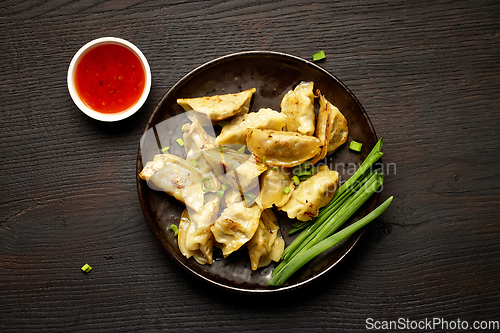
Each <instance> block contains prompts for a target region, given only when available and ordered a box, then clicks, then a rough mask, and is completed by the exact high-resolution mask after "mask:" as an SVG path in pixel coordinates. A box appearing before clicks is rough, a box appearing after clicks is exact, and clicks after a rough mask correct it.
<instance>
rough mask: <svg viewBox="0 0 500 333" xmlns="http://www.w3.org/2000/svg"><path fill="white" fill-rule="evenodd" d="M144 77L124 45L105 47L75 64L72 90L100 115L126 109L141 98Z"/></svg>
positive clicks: (107, 45)
mask: <svg viewBox="0 0 500 333" xmlns="http://www.w3.org/2000/svg"><path fill="white" fill-rule="evenodd" d="M145 81H146V75H145V73H144V68H143V67H142V64H141V61H140V60H139V58H138V57H137V56H136V55H135V54H134V53H132V51H130V50H129V49H127V48H126V47H124V46H121V45H116V44H104V45H99V46H96V47H95V48H93V49H91V50H90V51H88V52H87V53H86V54H85V55H84V56H83V57H82V59H81V60H80V61H79V62H78V64H77V65H76V70H75V88H76V92H77V93H78V96H80V98H81V100H82V101H83V103H85V104H86V105H87V106H88V107H90V108H91V109H93V110H95V111H98V112H101V113H118V112H122V111H125V110H127V109H128V108H130V107H131V106H133V105H134V104H135V103H137V101H138V100H139V99H140V98H141V95H142V92H143V91H144V85H145Z"/></svg>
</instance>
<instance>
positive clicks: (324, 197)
mask: <svg viewBox="0 0 500 333" xmlns="http://www.w3.org/2000/svg"><path fill="white" fill-rule="evenodd" d="M338 180H339V174H338V172H337V171H331V170H330V169H329V168H328V166H326V165H321V166H319V168H318V173H316V174H314V175H313V176H311V178H309V179H307V180H305V181H302V182H300V184H299V186H298V187H297V188H295V191H293V193H292V196H291V197H290V200H288V202H287V203H286V204H285V205H284V206H283V207H281V208H280V209H281V210H283V211H285V212H287V215H288V217H289V218H291V219H294V218H296V219H297V220H299V221H308V220H312V219H313V218H314V217H316V216H317V215H318V213H319V209H320V208H321V207H324V206H326V205H327V204H328V203H329V202H330V201H331V200H332V197H333V195H334V193H335V191H336V190H337V183H338Z"/></svg>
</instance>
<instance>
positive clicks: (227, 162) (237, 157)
mask: <svg viewBox="0 0 500 333" xmlns="http://www.w3.org/2000/svg"><path fill="white" fill-rule="evenodd" d="M203 154H204V155H205V157H206V159H207V161H208V162H209V163H210V165H211V166H212V168H213V170H214V171H215V175H216V176H217V177H218V179H220V180H221V181H222V182H223V183H226V184H228V185H230V186H231V187H233V188H235V189H239V188H241V189H242V190H243V191H247V190H250V189H252V188H254V187H256V186H257V185H258V184H259V181H258V179H259V178H258V177H259V175H260V174H261V173H262V172H264V171H265V170H266V169H267V167H266V166H265V165H263V164H262V163H258V162H257V161H256V159H255V157H254V156H253V155H249V154H241V153H239V152H237V151H235V150H233V149H230V148H228V147H226V146H212V147H210V148H207V149H204V150H203Z"/></svg>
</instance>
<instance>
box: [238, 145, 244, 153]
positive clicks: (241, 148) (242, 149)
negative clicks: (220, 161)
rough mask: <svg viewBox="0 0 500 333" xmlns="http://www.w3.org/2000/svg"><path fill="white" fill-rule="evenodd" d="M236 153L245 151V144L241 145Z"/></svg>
mask: <svg viewBox="0 0 500 333" xmlns="http://www.w3.org/2000/svg"><path fill="white" fill-rule="evenodd" d="M238 153H240V154H244V153H245V145H243V146H241V147H240V149H238Z"/></svg>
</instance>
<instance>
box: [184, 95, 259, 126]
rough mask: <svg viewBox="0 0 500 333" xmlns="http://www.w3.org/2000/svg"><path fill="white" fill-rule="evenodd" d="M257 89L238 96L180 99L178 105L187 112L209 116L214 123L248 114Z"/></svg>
mask: <svg viewBox="0 0 500 333" xmlns="http://www.w3.org/2000/svg"><path fill="white" fill-rule="evenodd" d="M255 91H256V89H255V88H252V89H248V90H245V91H242V92H240V93H236V94H225V95H215V96H207V97H198V98H179V99H177V104H179V105H180V106H182V108H183V109H184V110H186V111H191V110H193V111H195V112H198V113H202V114H205V115H208V116H209V117H210V119H211V120H212V121H214V122H216V121H220V120H223V119H226V118H229V117H233V116H235V115H240V114H244V113H248V110H249V108H250V101H251V99H252V95H253V93H254V92H255Z"/></svg>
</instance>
